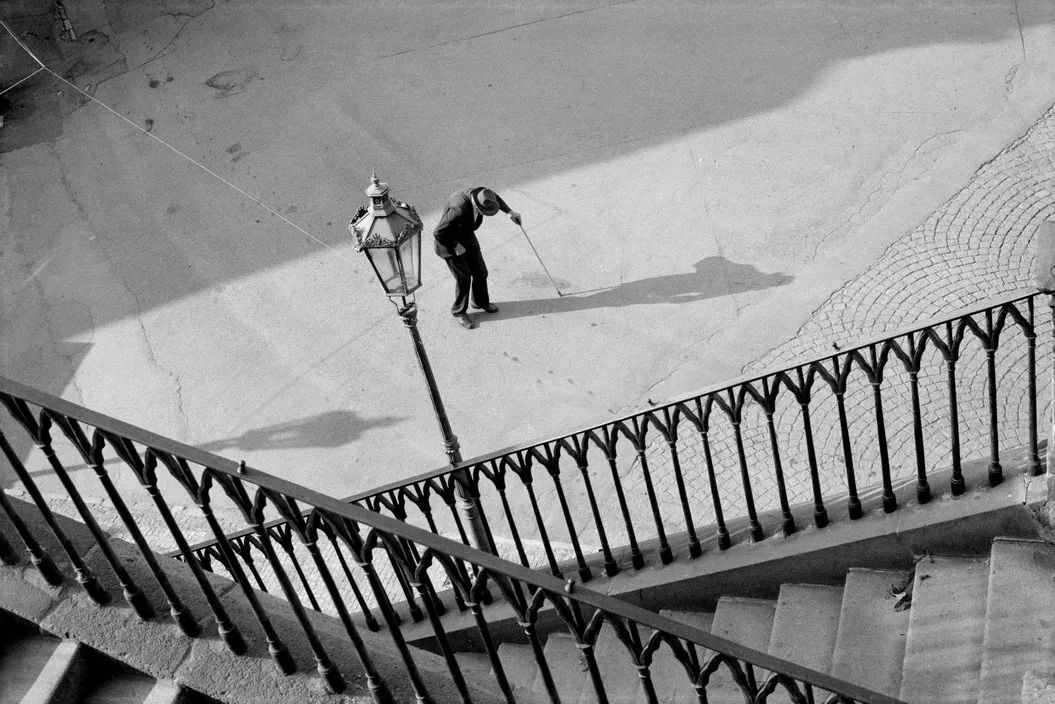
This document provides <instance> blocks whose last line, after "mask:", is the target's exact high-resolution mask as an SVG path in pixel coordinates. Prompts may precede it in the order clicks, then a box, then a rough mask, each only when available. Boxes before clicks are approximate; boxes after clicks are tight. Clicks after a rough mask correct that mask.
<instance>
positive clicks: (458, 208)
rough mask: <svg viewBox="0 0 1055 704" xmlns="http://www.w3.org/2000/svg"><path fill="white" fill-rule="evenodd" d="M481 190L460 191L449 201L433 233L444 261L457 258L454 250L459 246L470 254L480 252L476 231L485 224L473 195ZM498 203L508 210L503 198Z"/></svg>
mask: <svg viewBox="0 0 1055 704" xmlns="http://www.w3.org/2000/svg"><path fill="white" fill-rule="evenodd" d="M479 190H482V187H479V188H469V189H467V190H464V191H458V192H457V193H455V194H454V195H452V196H451V197H450V198H449V199H448V200H447V208H446V209H445V210H444V211H443V215H442V216H441V217H440V222H439V224H438V225H436V229H435V230H434V231H433V233H432V235H433V237H434V238H435V239H434V245H435V249H436V254H438V255H440V256H441V257H443V258H444V259H450V258H451V257H453V256H455V252H454V248H455V247H456V246H457V245H459V244H460V245H461V246H463V247H465V250H466V251H468V252H473V251H477V252H478V251H480V241H479V240H478V239H476V230H477V228H479V227H480V223H482V222H483V219H484V216H483V214H482V213H481V212H480V211H479V210H478V209H477V208H476V206H475V205H474V204H473V194H474V193H476V192H477V191H479ZM498 202H499V204H500V205H501V206H502V210H506V206H505V203H504V202H503V201H502V198H501V196H499V198H498Z"/></svg>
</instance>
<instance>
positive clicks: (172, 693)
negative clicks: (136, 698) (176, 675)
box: [143, 680, 200, 704]
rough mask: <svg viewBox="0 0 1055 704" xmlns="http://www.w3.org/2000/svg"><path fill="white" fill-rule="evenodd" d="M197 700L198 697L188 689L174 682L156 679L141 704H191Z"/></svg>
mask: <svg viewBox="0 0 1055 704" xmlns="http://www.w3.org/2000/svg"><path fill="white" fill-rule="evenodd" d="M197 700H200V699H199V698H198V697H196V696H195V695H193V694H192V693H191V692H190V690H186V689H183V688H182V687H180V686H179V685H178V684H176V683H175V682H167V681H164V680H158V681H157V682H156V683H154V687H153V689H151V690H150V692H149V693H148V694H147V698H146V699H144V700H143V704H191V703H192V702H194V701H197Z"/></svg>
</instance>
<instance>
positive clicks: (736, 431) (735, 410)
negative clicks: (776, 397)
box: [727, 389, 766, 542]
mask: <svg viewBox="0 0 1055 704" xmlns="http://www.w3.org/2000/svg"><path fill="white" fill-rule="evenodd" d="M727 391H728V394H729V408H730V409H731V411H732V415H731V416H730V421H731V422H732V425H733V437H734V438H735V439H736V456H737V459H739V461H740V483H741V485H742V486H743V487H744V503H745V504H746V506H747V522H748V525H749V526H750V527H751V540H754V541H755V542H758V541H760V540H762V539H763V538H765V537H766V536H765V533H764V532H763V531H762V525H761V524H760V523H759V522H758V513H757V512H756V511H755V495H754V492H752V491H751V476H750V474H749V473H748V471H747V455H746V454H745V453H744V436H743V434H742V433H741V431H740V420H741V415H740V414H741V411H742V406H741V405H740V404H738V403H737V402H736V398H735V397H734V396H733V390H732V389H727Z"/></svg>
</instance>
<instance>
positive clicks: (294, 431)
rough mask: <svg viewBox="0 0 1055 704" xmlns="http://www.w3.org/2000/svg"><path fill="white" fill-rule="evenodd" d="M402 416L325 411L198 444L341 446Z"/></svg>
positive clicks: (276, 447)
mask: <svg viewBox="0 0 1055 704" xmlns="http://www.w3.org/2000/svg"><path fill="white" fill-rule="evenodd" d="M401 420H403V418H399V417H396V416H379V417H377V418H362V417H361V416H359V414H357V413H353V412H352V411H327V412H326V413H320V414H318V415H314V416H310V417H308V418H302V419H300V420H291V421H286V422H284V423H275V424H274V425H265V426H263V427H260V428H253V429H252V430H247V431H245V432H244V433H242V434H241V435H238V436H236V437H233V438H224V439H221V440H213V441H212V442H207V443H202V444H199V445H198V447H200V448H201V449H203V450H208V451H209V452H219V451H221V450H227V449H232V448H233V449H238V450H281V449H289V448H298V447H341V446H342V445H347V444H348V443H350V442H352V441H354V440H358V439H359V438H360V437H362V435H363V434H364V433H365V432H366V431H367V430H370V429H372V428H383V427H386V426H390V425H394V424H396V423H398V422H399V421H401Z"/></svg>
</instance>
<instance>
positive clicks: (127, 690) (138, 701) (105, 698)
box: [80, 672, 157, 704]
mask: <svg viewBox="0 0 1055 704" xmlns="http://www.w3.org/2000/svg"><path fill="white" fill-rule="evenodd" d="M156 684H157V680H155V679H154V678H153V677H147V676H146V675H140V674H132V673H116V672H115V673H113V674H112V675H111V676H109V677H106V678H104V679H102V680H100V681H98V682H97V683H95V684H94V685H93V686H91V687H90V688H89V689H88V691H87V693H86V695H85V697H84V698H83V699H82V700H81V701H80V704H145V702H146V701H147V698H148V697H149V696H150V695H151V693H152V692H153V690H154V686H155V685H156Z"/></svg>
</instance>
